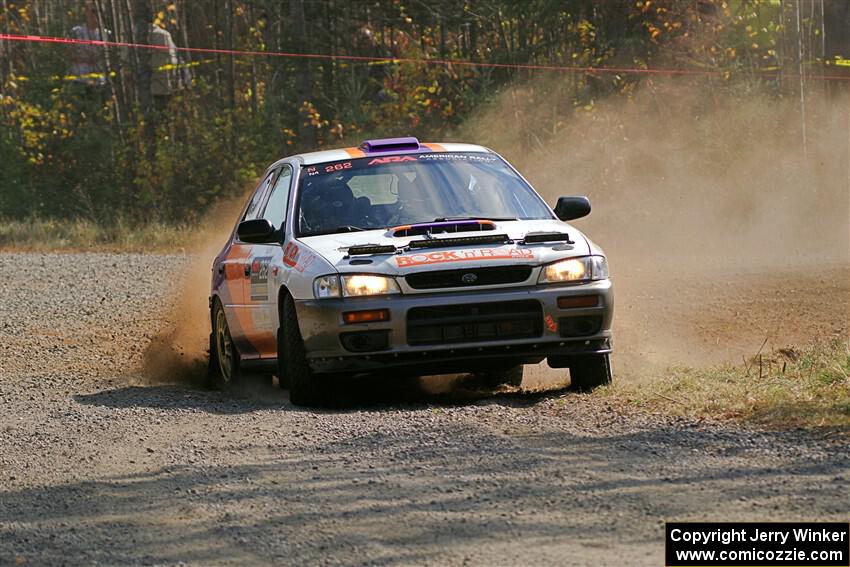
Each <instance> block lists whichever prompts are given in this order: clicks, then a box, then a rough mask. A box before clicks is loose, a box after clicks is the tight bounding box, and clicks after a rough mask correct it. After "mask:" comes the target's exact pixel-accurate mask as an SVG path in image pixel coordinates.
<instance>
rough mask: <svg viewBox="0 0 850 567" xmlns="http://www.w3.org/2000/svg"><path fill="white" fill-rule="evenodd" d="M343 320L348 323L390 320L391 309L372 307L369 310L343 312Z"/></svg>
mask: <svg viewBox="0 0 850 567" xmlns="http://www.w3.org/2000/svg"><path fill="white" fill-rule="evenodd" d="M342 320H343V321H345V322H346V323H348V324H350V323H374V322H376V321H389V320H390V310H389V309H370V310H369V311H349V312H347V313H343V314H342Z"/></svg>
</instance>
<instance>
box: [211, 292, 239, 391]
mask: <svg viewBox="0 0 850 567" xmlns="http://www.w3.org/2000/svg"><path fill="white" fill-rule="evenodd" d="M211 320H212V333H210V358H209V366H208V371H207V375H208V377H209V384H210V387H212V388H213V389H215V390H226V389H228V388H230V387H232V386H233V385H234V384H236V383H238V382H239V381H240V380H241V378H242V371H241V369H240V364H239V351H238V350H236V345H235V344H234V343H233V337H232V336H231V335H230V327H229V326H228V324H227V317H226V316H225V313H224V307H223V306H222V304H221V301H220V300H219V299H218V298H216V299H215V301H214V302H213V308H212V312H211Z"/></svg>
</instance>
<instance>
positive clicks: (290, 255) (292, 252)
mask: <svg viewBox="0 0 850 567" xmlns="http://www.w3.org/2000/svg"><path fill="white" fill-rule="evenodd" d="M299 252H300V250H299V248H298V245H297V244H295V243H294V242H289V243H287V245H286V248H284V249H283V263H284V264H286V265H287V266H289V267H290V268H292V267H294V266H295V265H296V264H298V254H299Z"/></svg>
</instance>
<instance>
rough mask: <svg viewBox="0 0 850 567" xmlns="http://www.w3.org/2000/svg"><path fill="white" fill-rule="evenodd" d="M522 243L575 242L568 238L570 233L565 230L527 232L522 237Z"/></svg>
mask: <svg viewBox="0 0 850 567" xmlns="http://www.w3.org/2000/svg"><path fill="white" fill-rule="evenodd" d="M522 242H523V243H524V244H534V243H536V242H564V243H566V244H575V242H573V241H572V240H570V235H569V234H567V233H566V232H529V233H528V234H526V235H525V238H523V239H522Z"/></svg>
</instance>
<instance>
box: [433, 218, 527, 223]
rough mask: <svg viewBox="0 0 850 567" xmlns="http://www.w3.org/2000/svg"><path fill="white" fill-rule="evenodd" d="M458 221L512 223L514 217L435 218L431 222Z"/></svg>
mask: <svg viewBox="0 0 850 567" xmlns="http://www.w3.org/2000/svg"><path fill="white" fill-rule="evenodd" d="M456 220H457V221H460V220H491V221H512V220H516V218H514V217H437V218H435V219H434V220H433V221H431V222H449V221H456Z"/></svg>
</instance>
